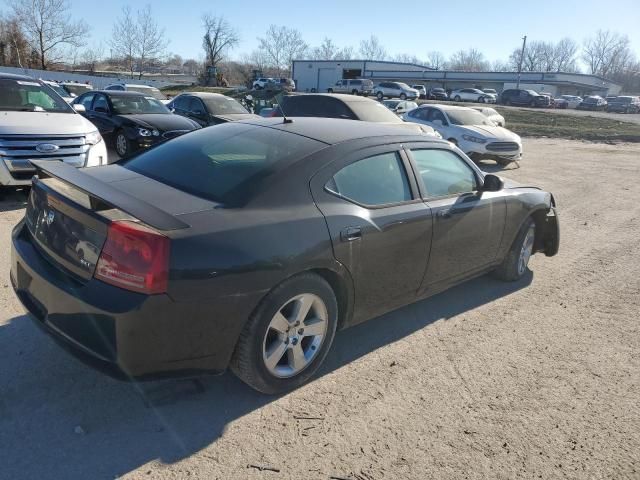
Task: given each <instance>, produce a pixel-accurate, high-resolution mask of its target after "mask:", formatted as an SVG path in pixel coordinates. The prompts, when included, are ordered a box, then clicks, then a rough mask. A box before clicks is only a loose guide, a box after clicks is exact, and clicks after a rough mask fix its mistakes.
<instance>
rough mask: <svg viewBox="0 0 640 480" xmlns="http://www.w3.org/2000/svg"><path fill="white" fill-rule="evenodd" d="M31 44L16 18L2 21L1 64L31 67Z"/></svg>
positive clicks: (0, 36)
mask: <svg viewBox="0 0 640 480" xmlns="http://www.w3.org/2000/svg"><path fill="white" fill-rule="evenodd" d="M30 54H31V49H30V47H29V42H28V41H27V38H26V37H25V34H24V32H23V30H22V28H21V26H20V23H19V22H18V20H17V19H15V18H9V19H1V20H0V64H1V65H7V66H10V67H20V68H24V67H30V66H31V62H30V59H31V55H30Z"/></svg>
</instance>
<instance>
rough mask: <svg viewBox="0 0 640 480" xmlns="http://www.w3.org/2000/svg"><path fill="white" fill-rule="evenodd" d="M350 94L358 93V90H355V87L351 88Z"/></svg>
mask: <svg viewBox="0 0 640 480" xmlns="http://www.w3.org/2000/svg"><path fill="white" fill-rule="evenodd" d="M351 94H352V95H356V96H357V95H358V90H356V89H355V88H354V89H353V90H351Z"/></svg>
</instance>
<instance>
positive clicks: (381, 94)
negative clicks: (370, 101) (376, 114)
mask: <svg viewBox="0 0 640 480" xmlns="http://www.w3.org/2000/svg"><path fill="white" fill-rule="evenodd" d="M376 98H377V99H378V100H380V101H382V100H383V99H384V94H383V93H382V92H378V93H376Z"/></svg>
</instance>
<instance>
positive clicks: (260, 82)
mask: <svg viewBox="0 0 640 480" xmlns="http://www.w3.org/2000/svg"><path fill="white" fill-rule="evenodd" d="M274 82H275V80H274V79H273V78H269V77H260V78H258V79H257V80H254V82H253V85H252V86H253V89H254V90H261V89H263V88H265V87H266V86H267V84H268V83H274Z"/></svg>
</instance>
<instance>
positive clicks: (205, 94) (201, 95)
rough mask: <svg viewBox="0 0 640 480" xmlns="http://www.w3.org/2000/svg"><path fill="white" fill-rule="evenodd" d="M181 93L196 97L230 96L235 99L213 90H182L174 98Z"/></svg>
mask: <svg viewBox="0 0 640 480" xmlns="http://www.w3.org/2000/svg"><path fill="white" fill-rule="evenodd" d="M181 95H191V96H193V97H198V98H217V97H226V98H231V99H233V100H235V98H233V97H229V96H227V95H223V94H221V93H213V92H182V93H181V94H179V95H176V96H175V98H178V97H179V96H181Z"/></svg>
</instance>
